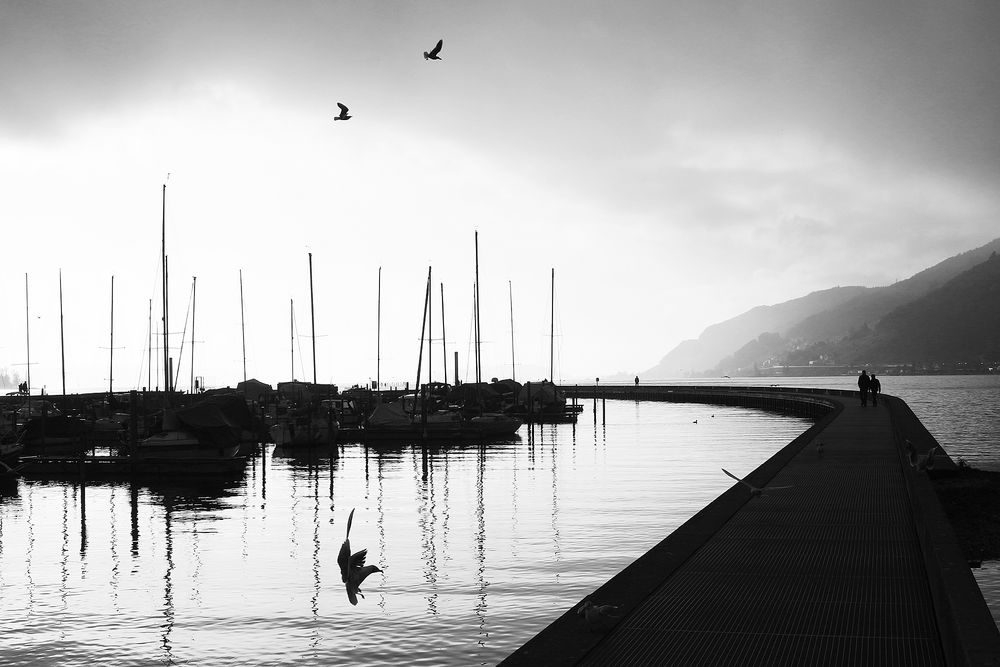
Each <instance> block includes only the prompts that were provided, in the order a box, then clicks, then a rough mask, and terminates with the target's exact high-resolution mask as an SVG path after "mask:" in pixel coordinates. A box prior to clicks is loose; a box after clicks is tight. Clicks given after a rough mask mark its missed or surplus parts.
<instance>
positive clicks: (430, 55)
mask: <svg viewBox="0 0 1000 667" xmlns="http://www.w3.org/2000/svg"><path fill="white" fill-rule="evenodd" d="M443 45H444V40H443V39H439V40H438V43H437V44H435V45H434V48H433V49H431V50H430V51H424V60H441V56H439V55H438V54H439V53H441V47H442V46H443Z"/></svg>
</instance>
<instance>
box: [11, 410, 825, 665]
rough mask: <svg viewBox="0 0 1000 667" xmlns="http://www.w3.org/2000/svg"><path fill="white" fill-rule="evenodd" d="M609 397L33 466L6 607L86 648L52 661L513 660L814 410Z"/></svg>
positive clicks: (14, 621)
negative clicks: (36, 470)
mask: <svg viewBox="0 0 1000 667" xmlns="http://www.w3.org/2000/svg"><path fill="white" fill-rule="evenodd" d="M587 407H588V408H589V407H590V406H587ZM606 407H607V415H606V416H607V419H606V420H605V422H604V423H603V424H602V423H600V420H599V419H595V424H593V425H592V424H591V423H590V419H589V418H587V417H586V416H584V417H583V418H581V419H580V421H579V423H578V424H576V425H575V426H574V425H571V424H561V425H538V424H536V425H532V426H525V427H523V430H522V431H521V437H522V439H521V440H519V441H515V442H497V443H469V444H466V445H457V446H448V447H441V446H427V447H422V446H420V445H414V446H400V447H383V446H375V447H366V446H364V445H345V446H343V447H341V448H338V449H335V450H323V451H321V452H320V453H319V454H318V455H312V456H310V455H308V454H305V455H303V454H301V453H294V452H284V451H279V450H277V449H276V448H274V447H265V448H263V449H262V451H261V453H260V454H259V460H258V456H257V455H255V456H254V457H252V458H251V459H250V460H248V463H247V469H246V475H245V477H244V478H243V479H242V480H239V481H237V482H235V483H233V482H227V483H224V484H218V485H203V484H198V485H186V486H183V485H159V486H154V485H148V484H135V483H124V484H117V485H114V484H113V485H96V484H89V485H88V487H89V488H82V487H80V486H79V485H77V484H74V483H68V484H39V483H33V482H31V483H22V486H21V490H20V496H19V497H18V498H12V499H9V500H5V501H4V502H0V533H2V538H3V539H2V540H0V585H2V586H3V595H4V603H5V604H4V608H2V609H0V622H2V623H3V625H4V627H7V628H14V631H13V633H12V634H11V635H10V638H11V641H12V642H14V643H16V644H17V645H18V646H27V647H31V648H32V649H33V650H35V651H36V652H39V653H45V652H46V651H49V652H64V651H66V650H67V649H66V648H65V647H69V646H73V647H74V649H73V650H74V651H76V652H77V653H78V654H74V655H53V653H45V658H46V659H47V660H48V662H50V663H53V664H70V665H72V664H87V665H91V666H96V665H118V664H124V663H131V664H154V665H162V664H175V663H176V664H213V665H214V664H219V665H227V664H269V665H293V664H294V665H302V664H312V665H315V664H330V663H333V662H337V661H338V660H339V661H341V662H343V661H344V660H345V656H350V659H351V661H353V662H354V663H356V664H374V663H378V664H417V663H424V664H432V663H433V664H451V665H465V664H473V663H480V664H482V663H486V664H493V663H496V662H499V661H500V660H501V659H502V658H503V657H504V656H505V655H506V654H507V653H509V652H510V651H511V650H513V648H515V647H516V646H518V645H520V644H521V643H523V642H524V641H525V640H526V639H527V638H529V637H530V636H532V635H533V634H534V633H535V632H537V631H538V630H539V629H541V628H542V627H544V626H545V625H546V624H547V623H548V622H549V621H551V620H552V619H553V618H554V617H555V615H557V614H559V613H561V612H562V610H564V609H565V608H567V605H569V604H572V603H573V602H576V601H577V600H579V599H580V598H582V597H583V596H584V595H585V594H586V593H588V592H590V591H592V590H593V589H594V588H595V587H596V586H597V585H599V584H600V583H603V582H604V581H606V580H607V579H608V578H609V577H610V576H612V575H613V574H615V573H616V572H618V571H620V570H621V569H622V568H623V567H624V566H625V565H627V564H628V563H629V562H631V561H632V560H633V559H634V558H636V557H637V556H639V555H641V554H642V553H644V552H645V551H647V550H648V549H649V548H650V547H652V546H653V545H655V544H656V543H657V542H658V541H659V540H660V539H662V537H663V536H664V535H665V534H666V533H668V532H669V531H670V530H672V529H673V528H674V527H676V526H678V525H680V524H681V523H683V521H685V520H686V519H687V518H689V517H690V516H691V515H692V514H693V513H694V512H696V511H697V510H699V509H701V508H702V507H703V506H704V505H705V504H706V503H707V502H708V501H710V500H711V499H713V498H714V497H716V496H717V495H718V494H720V493H722V492H723V491H725V490H726V489H727V488H728V486H729V484H728V478H726V477H725V476H724V475H722V474H721V473H719V471H718V465H717V462H718V461H719V460H720V459H724V461H725V463H726V466H727V468H729V469H732V470H736V469H739V470H744V471H745V470H750V469H752V468H753V467H755V466H756V465H757V464H759V463H760V461H762V460H763V459H764V458H766V457H767V456H769V455H770V454H771V453H773V452H774V451H775V450H776V449H778V448H779V447H781V446H783V445H784V444H786V443H787V442H788V441H789V440H791V438H792V437H794V436H795V435H797V434H798V433H800V432H801V431H802V430H804V428H805V426H806V425H807V424H806V422H804V421H802V420H794V419H786V418H783V417H777V416H773V415H764V414H762V413H754V412H750V411H745V410H740V409H737V408H731V409H730V408H727V409H724V410H721V411H720V410H716V419H713V420H710V419H704V420H702V422H701V423H700V424H699V426H697V427H692V425H691V422H692V420H693V419H695V418H697V417H698V416H699V411H701V412H703V411H704V407H703V406H695V407H692V406H677V405H668V404H650V403H641V404H636V403H635V402H634V401H609V402H608V403H607V406H606ZM598 409H600V406H598ZM702 416H705V417H707V416H708V415H707V414H704V415H702ZM591 429H593V430H591ZM730 464H731V465H732V467H731V468H730ZM321 496H322V498H321ZM88 499H89V500H90V509H91V512H90V514H89V515H88V514H87V513H86V509H87V508H86V501H87V500H88ZM125 503H127V504H128V508H126V507H124V504H125ZM351 507H357V515H356V517H355V519H356V520H357V525H356V526H355V527H354V530H355V531H356V533H357V535H356V539H357V542H358V544H357V546H363V547H369V548H370V549H371V551H372V556H371V557H370V562H371V563H373V564H378V565H380V566H381V565H385V566H386V568H385V572H383V573H381V575H380V576H378V577H374V576H372V577H370V578H369V579H368V581H367V582H366V584H365V585H362V586H361V588H362V589H366V590H365V592H366V594H369V591H370V594H369V595H368V600H367V602H368V604H365V603H364V602H362V604H359V605H358V606H356V607H354V606H351V605H350V604H349V603H347V602H345V601H344V588H343V587H342V585H343V584H342V582H341V581H340V577H339V571H338V568H337V565H336V551H337V548H338V547H339V545H340V543H341V540H342V539H343V538H344V528H345V523H346V522H345V521H343V520H342V519H341V516H346V513H347V511H349V510H350V509H351ZM94 508H97V511H94ZM105 508H107V509H105ZM126 514H128V517H129V522H130V529H131V531H130V535H131V542H130V547H129V550H130V554H131V558H130V559H129V557H128V556H126V555H125V551H126V546H125V545H126V541H125V540H126V538H125V532H124V531H125V526H124V525H122V526H120V527H117V528H116V526H117V522H118V521H119V520H121V521H123V522H124V521H125V517H126ZM60 518H61V520H62V524H63V525H62V526H61V527H60V526H59V521H60ZM140 524H141V526H140ZM108 526H110V530H111V532H110V535H108V533H107V530H108V528H107V527H108ZM60 528H61V530H60ZM140 528H141V530H140ZM119 530H120V531H121V532H118V531H119ZM85 535H86V538H84V536H85ZM353 535H354V533H352V536H353ZM106 536H107V537H109V539H108V540H107V541H105V537H106ZM78 540H79V542H78ZM237 542H238V543H239V546H237ZM78 544H79V545H80V546H81V547H82V548H81V549H80V550H79V551H78V550H77V545H78ZM84 545H85V547H84ZM105 545H107V546H105ZM123 558H124V559H126V560H128V561H129V562H128V563H125V562H120V561H121V560H122V559H123ZM87 568H89V569H90V572H92V573H95V572H96V573H99V576H93V577H88V576H86V569H87ZM105 572H107V573H108V574H107V575H105ZM109 589H110V590H109ZM109 593H110V594H109ZM60 633H62V636H63V637H65V639H64V640H60V639H59V638H60Z"/></svg>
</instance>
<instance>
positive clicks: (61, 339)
mask: <svg viewBox="0 0 1000 667" xmlns="http://www.w3.org/2000/svg"><path fill="white" fill-rule="evenodd" d="M59 356H60V357H61V358H62V393H63V396H65V395H66V343H65V339H64V337H63V294H62V269H59Z"/></svg>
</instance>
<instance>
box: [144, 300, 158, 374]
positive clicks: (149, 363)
mask: <svg viewBox="0 0 1000 667" xmlns="http://www.w3.org/2000/svg"><path fill="white" fill-rule="evenodd" d="M157 374H159V373H157ZM146 385H147V386H148V388H149V389H152V388H153V300H152V299H150V300H149V349H148V350H147V351H146Z"/></svg>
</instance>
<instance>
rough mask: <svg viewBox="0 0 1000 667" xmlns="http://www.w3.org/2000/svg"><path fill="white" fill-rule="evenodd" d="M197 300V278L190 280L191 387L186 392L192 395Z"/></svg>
mask: <svg viewBox="0 0 1000 667" xmlns="http://www.w3.org/2000/svg"><path fill="white" fill-rule="evenodd" d="M197 298H198V277H197V276H193V277H192V278H191V387H190V389H188V392H189V393H191V394H193V393H194V307H195V303H196V302H197Z"/></svg>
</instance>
